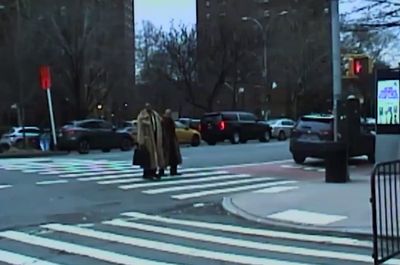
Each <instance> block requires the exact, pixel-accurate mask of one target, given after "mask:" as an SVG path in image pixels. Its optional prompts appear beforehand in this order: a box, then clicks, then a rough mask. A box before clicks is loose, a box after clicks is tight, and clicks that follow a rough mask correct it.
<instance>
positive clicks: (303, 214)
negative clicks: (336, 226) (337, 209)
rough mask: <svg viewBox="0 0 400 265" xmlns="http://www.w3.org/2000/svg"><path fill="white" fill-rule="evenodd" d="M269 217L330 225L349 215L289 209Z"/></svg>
mask: <svg viewBox="0 0 400 265" xmlns="http://www.w3.org/2000/svg"><path fill="white" fill-rule="evenodd" d="M268 218H271V219H275V220H280V221H289V222H294V223H302V224H312V225H328V224H331V223H334V222H338V221H342V220H344V219H347V216H342V215H333V214H323V213H315V212H309V211H302V210H297V209H289V210H286V211H283V212H279V213H274V214H271V215H268Z"/></svg>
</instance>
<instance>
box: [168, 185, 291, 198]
mask: <svg viewBox="0 0 400 265" xmlns="http://www.w3.org/2000/svg"><path fill="white" fill-rule="evenodd" d="M293 183H296V181H292V180H289V181H277V182H270V183H262V184H253V185H246V186H241V187H234V188H227V189H215V190H206V191H199V192H193V193H186V194H177V195H172V196H171V198H173V199H177V200H186V199H192V198H198V197H204V196H208V195H215V194H223V193H231V192H238V191H244V190H253V189H261V188H267V187H272V186H278V185H286V184H293Z"/></svg>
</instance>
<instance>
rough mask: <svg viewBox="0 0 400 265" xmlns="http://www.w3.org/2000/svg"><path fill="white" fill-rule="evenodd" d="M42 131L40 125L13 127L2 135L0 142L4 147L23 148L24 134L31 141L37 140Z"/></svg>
mask: <svg viewBox="0 0 400 265" xmlns="http://www.w3.org/2000/svg"><path fill="white" fill-rule="evenodd" d="M40 133H41V132H40V129H39V128H38V127H33V126H26V127H12V128H11V129H10V130H9V131H8V132H7V133H5V134H3V135H2V137H1V139H0V144H1V146H2V147H3V149H6V148H9V147H11V146H15V147H17V148H23V146H24V134H25V137H26V138H27V139H28V141H29V142H30V143H31V142H32V141H37V140H38V139H39V136H40ZM7 145H8V147H7Z"/></svg>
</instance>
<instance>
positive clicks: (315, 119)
mask: <svg viewBox="0 0 400 265" xmlns="http://www.w3.org/2000/svg"><path fill="white" fill-rule="evenodd" d="M360 131H361V133H360V135H359V137H357V138H356V139H354V140H352V141H349V156H350V157H356V156H362V155H366V156H368V160H369V161H370V162H374V158H375V136H374V135H373V134H372V133H371V132H369V131H368V130H366V129H365V128H363V127H361V128H360ZM332 141H333V116H332V115H305V116H302V117H301V118H300V119H299V120H298V121H297V124H296V125H295V127H294V128H293V131H292V135H291V139H290V152H291V153H292V155H293V159H294V161H295V162H296V163H298V164H301V163H304V161H305V160H306V158H307V157H313V158H322V159H323V158H325V157H326V152H325V149H324V148H323V147H324V146H323V145H321V143H323V142H332Z"/></svg>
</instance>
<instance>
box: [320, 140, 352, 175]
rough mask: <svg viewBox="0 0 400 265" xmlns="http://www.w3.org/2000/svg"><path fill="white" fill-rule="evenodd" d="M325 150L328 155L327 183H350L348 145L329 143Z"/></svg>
mask: <svg viewBox="0 0 400 265" xmlns="http://www.w3.org/2000/svg"><path fill="white" fill-rule="evenodd" d="M324 149H325V154H326V156H325V182H327V183H345V182H347V181H350V178H349V172H348V157H347V145H346V144H345V143H343V142H328V143H326V145H325V148H324Z"/></svg>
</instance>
